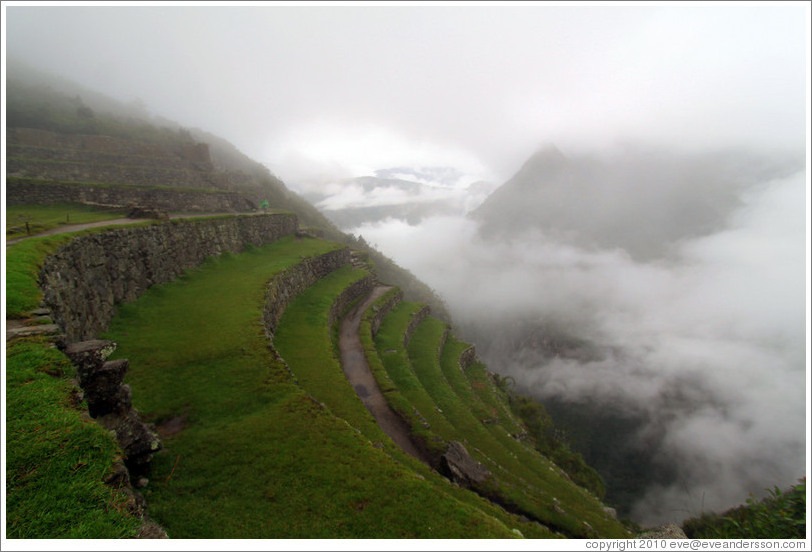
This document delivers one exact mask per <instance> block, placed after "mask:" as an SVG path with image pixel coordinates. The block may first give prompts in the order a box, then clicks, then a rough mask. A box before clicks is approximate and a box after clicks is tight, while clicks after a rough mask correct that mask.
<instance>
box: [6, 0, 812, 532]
mask: <svg viewBox="0 0 812 552" xmlns="http://www.w3.org/2000/svg"><path fill="white" fill-rule="evenodd" d="M3 10H4V18H3V25H4V31H5V32H4V33H3V40H4V42H5V48H4V54H5V56H8V59H15V60H20V61H21V62H23V63H26V64H29V65H30V66H32V67H33V68H35V69H37V70H42V71H45V72H49V73H53V74H56V75H59V76H62V77H65V78H68V79H71V80H73V81H76V82H78V83H80V84H82V85H83V86H87V87H88V88H91V89H94V90H98V91H99V92H101V93H104V94H107V95H109V96H111V97H113V98H116V99H118V100H121V101H123V102H141V103H142V105H143V106H144V108H145V109H146V110H148V111H149V112H150V113H152V114H154V115H156V116H160V117H166V118H167V119H171V120H175V121H177V122H178V123H179V124H181V125H184V126H188V127H195V128H200V129H202V130H205V131H207V132H211V133H213V134H215V135H218V136H222V137H223V138H225V139H227V140H229V141H230V142H232V143H233V144H234V145H236V146H237V147H238V148H239V149H240V150H241V151H243V152H244V153H246V154H247V155H249V156H250V157H251V158H253V159H255V160H257V161H259V162H261V163H264V164H265V165H267V166H268V167H269V168H270V169H271V170H272V171H273V172H274V173H275V174H276V175H277V176H279V177H280V178H281V179H282V180H283V181H284V182H285V183H286V184H287V185H288V186H289V187H291V189H293V190H295V191H297V192H300V193H302V194H304V195H307V194H311V195H312V197H319V198H320V199H319V201H320V202H321V203H320V206H321V207H322V208H325V207H330V206H333V207H347V206H350V207H358V206H364V205H389V204H392V203H393V202H395V203H397V202H407V203H408V202H409V201H417V200H419V201H429V200H436V199H438V198H441V199H443V198H447V197H452V198H453V199H454V201H457V202H458V203H457V204H455V205H458V206H460V207H459V208H458V211H456V212H454V213H453V214H447V213H446V214H442V215H431V216H427V217H426V218H425V219H424V220H422V221H421V222H420V223H419V224H408V223H407V222H405V221H404V220H401V219H397V218H388V219H385V220H378V221H375V222H369V223H365V224H358V225H356V226H355V227H353V228H349V231H351V232H352V233H354V234H362V235H363V236H364V237H365V239H366V240H367V241H369V242H370V243H372V244H376V245H377V246H378V248H379V249H380V250H381V251H382V252H383V253H385V254H386V255H387V256H389V257H392V258H393V259H394V260H395V261H397V262H398V263H399V264H401V265H402V266H404V267H405V268H407V269H409V270H411V271H412V272H413V273H414V274H415V275H416V276H417V277H418V278H420V279H422V280H424V281H426V282H427V283H428V284H429V285H431V286H433V287H434V288H435V289H436V290H437V291H438V292H439V293H440V294H441V295H442V296H443V297H444V299H445V300H446V301H447V302H448V304H449V307H450V310H451V312H452V315H454V317H455V318H456V319H458V322H459V324H460V327H461V328H462V329H463V330H467V331H469V332H475V330H476V327H475V323H478V322H483V321H484V322H491V323H492V326H491V328H492V329H493V331H491V332H490V333H491V334H492V335H494V336H496V337H505V339H508V338H510V337H511V336H510V335H509V332H507V330H506V331H504V332H503V333H502V334H499V335H497V334H498V333H499V332H497V331H496V330H500V331H501V327H500V324H502V323H504V324H506V325H507V324H508V323H513V322H515V320H516V319H517V317H518V316H524V317H526V318H527V319H528V320H531V321H533V322H534V323H538V324H542V325H544V324H546V325H548V326H549V325H552V326H556V327H559V328H565V329H566V332H564V333H566V334H567V336H568V337H570V338H573V339H580V340H582V341H583V342H585V343H589V344H590V347H593V348H594V350H595V351H596V354H595V355H594V356H593V357H590V358H567V357H562V358H552V357H547V356H544V355H539V354H538V351H533V350H530V349H526V350H524V349H523V350H522V351H518V353H521V354H516V355H512V356H511V354H512V353H513V352H516V351H509V350H507V349H505V348H504V343H506V342H507V341H505V342H499V341H498V339H494V340H493V341H492V342H491V343H490V344H489V347H490V348H488V347H486V348H484V349H483V354H484V355H487V356H488V358H487V359H486V360H488V361H489V368H490V369H491V370H492V371H497V372H501V373H504V374H509V375H512V376H513V377H514V378H515V379H516V380H517V382H519V383H520V384H521V385H522V386H524V387H525V388H527V389H530V390H531V391H532V392H533V394H534V395H535V396H537V397H539V398H542V399H544V398H545V397H548V398H555V399H558V400H563V401H571V402H572V404H575V405H577V404H578V403H579V401H580V402H583V401H591V402H593V403H594V404H612V405H615V406H617V405H620V407H621V408H625V409H628V411H629V412H634V413H637V414H639V415H640V416H641V419H642V420H645V423H644V424H643V425H642V426H641V429H640V432H639V434H635V435H634V438H635V439H638V442H639V443H642V444H650V447H649V448H650V452H651V454H652V457H654V458H655V460H656V461H659V462H663V463H666V464H669V465H670V466H672V467H674V468H675V469H677V470H678V480H677V482H676V483H673V482H668V483H666V484H663V485H660V486H657V485H652V486H650V487H649V488H647V489H643V490H641V492H640V497H639V499H638V500H637V502H636V503H635V504H634V506H633V508H632V511H633V514H634V515H635V517H636V518H637V519H640V520H644V521H645V522H646V523H654V522H660V521H665V520H669V519H675V518H678V517H680V516H681V515H682V514H680V513H675V512H683V511H686V510H695V509H697V508H699V507H700V505H699V502H698V497H702V506H703V507H705V508H706V509H708V508H716V509H724V508H726V507H731V506H734V505H737V504H740V503H742V502H743V501H744V500H745V499H746V498H747V492H755V493H758V492H760V491H763V489H765V488H768V487H772V486H773V485H779V486H782V487H785V486H788V485H790V484H792V483H793V482H794V481H795V480H796V479H797V478H799V477H801V476H804V475H806V474H805V473H804V470H805V469H806V468H807V467H808V458H807V457H806V455H807V451H808V444H807V443H806V439H807V430H808V427H807V425H806V424H807V420H808V409H809V405H808V402H807V396H806V393H808V385H809V367H808V357H809V351H808V350H807V347H808V344H807V332H808V328H806V327H805V326H806V321H807V320H808V312H807V311H808V300H809V297H808V296H807V295H806V294H807V293H808V287H809V282H808V277H809V275H808V270H809V267H808V250H809V243H808V236H809V214H808V208H809V158H808V152H807V150H808V147H809V143H808V139H809V111H808V110H809V97H810V96H809V94H810V92H809V79H810V72H809V55H810V52H809V44H810V5H809V3H807V2H796V3H775V4H769V5H755V4H750V3H746V4H740V3H736V4H732V5H730V4H723V3H714V4H700V5H694V4H665V5H663V4H642V5H638V4H633V5H615V4H609V3H608V4H600V5H560V6H559V5H550V4H545V3H528V4H521V5H515V4H510V5H503V4H500V3H495V4H484V5H483V4H479V3H477V4H462V5H458V4H454V5H420V6H414V5H398V6H393V5H384V4H372V5H365V6H345V5H337V6H316V5H296V6H280V5H274V4H254V5H249V6H231V5H219V4H213V5H194V4H192V5H176V6H156V5H151V6H144V5H141V6H111V5H104V4H102V5H93V6H72V5H70V4H68V5H59V6H42V5H33V6H32V5H26V4H24V3H15V2H7V3H5V4H4V5H3ZM4 62H5V60H4ZM4 76H5V64H4ZM4 86H5V82H4ZM549 144H555V145H556V146H557V147H558V148H559V149H560V150H561V152H563V154H564V156H566V157H567V158H568V159H572V160H574V162H575V163H580V165H579V166H580V167H582V169H579V170H581V171H582V172H581V173H579V174H583V175H585V176H584V177H583V179H582V181H579V182H580V183H581V185H580V187H579V188H574V187H573V188H566V187H562V190H563V191H562V192H561V196H560V199H561V207H560V209H557V210H556V211H553V210H551V211H550V213H552V214H555V217H553V216H552V214H551V215H550V218H556V220H557V221H558V222H560V223H561V228H563V229H564V230H565V231H562V232H560V233H558V234H556V233H554V232H549V231H547V230H543V229H542V230H540V229H538V228H524V227H517V229H516V232H515V234H514V235H512V236H509V237H508V239H503V240H498V239H497V240H493V239H491V240H487V239H485V238H483V236H481V235H480V233H479V228H478V226H477V224H476V222H474V221H473V220H471V219H470V218H468V217H467V216H466V214H467V212H469V211H470V210H471V209H473V208H474V207H476V205H477V204H478V203H479V202H480V201H482V200H483V199H484V198H485V196H486V191H490V190H491V189H492V188H494V187H496V186H497V185H499V184H502V183H504V182H506V181H508V180H509V179H511V178H512V177H513V176H514V175H516V174H517V173H518V172H519V170H520V168H521V167H522V165H523V163H524V162H525V161H526V160H527V159H528V158H530V157H531V155H532V154H534V153H535V152H536V151H538V150H539V149H540V148H541V147H543V146H545V145H549ZM731 152H733V154H734V155H736V156H740V157H741V158H742V159H745V160H747V163H752V166H754V167H756V166H761V167H762V169H763V170H760V172H756V171H753V172H752V173H747V175H746V177H740V175H738V176H737V174H736V173H735V172H733V173H726V172H725V171H724V170H722V168H721V166H720V165H719V164H717V163H716V161H717V160H718V159H719V158H720V157H719V156H720V155H722V154H730V153H731ZM804 158H805V163H802V162H801V160H802V159H804ZM702 159H705V160H708V159H709V160H710V161H709V162H705V161H702ZM762 160H765V161H764V164H763V165H759V163H761V162H762ZM788 160H789V161H788ZM703 163H705V164H704V165H703ZM744 166H747V167H749V166H751V165H748V164H745V165H744ZM595 167H597V169H595ZM681 167H700V168H701V170H700V169H696V170H692V171H685V172H684V173H683V172H681V170H680V168H681ZM421 168H434V169H437V174H440V175H443V174H447V175H452V176H451V177H449V178H452V177H453V178H457V180H456V181H455V182H457V183H458V184H457V185H456V186H457V187H456V188H455V189H453V190H452V189H451V188H453V186H452V187H451V188H449V190H451V191H448V190H443V189H440V188H435V189H424V190H422V191H421V192H420V193H419V194H416V195H413V196H410V195H409V194H408V193H406V192H404V190H403V189H397V188H392V189H389V190H387V189H383V188H381V189H378V190H372V191H366V190H364V189H363V187H362V186H361V185H359V184H358V181H357V180H356V181H352V180H348V179H352V178H353V177H360V176H370V175H375V174H378V173H379V172H380V171H384V172H383V173H380V174H387V175H399V174H406V175H407V176H408V170H410V169H415V170H417V169H421ZM396 169H397V170H396ZM401 169H403V170H401ZM398 170H401V172H400V173H399V172H398ZM387 171H388V172H387ZM404 171H405V172H404ZM443 171H446V172H445V173H444V172H443ZM417 172H419V171H417ZM424 172H425V173H426V174H429V173H430V172H431V171H428V170H426V171H424ZM750 176H752V178H751V177H750ZM415 178H418V177H415ZM426 178H427V179H428V180H427V181H430V180H431V179H430V178H429V177H426ZM438 178H439V177H438ZM418 180H419V178H418ZM482 181H485V182H487V183H489V184H488V185H485V186H480V187H479V188H478V189H477V191H476V194H474V190H473V188H471V190H470V193H467V194H466V191H467V190H468V186H473V185H475V184H476V183H478V182H480V183H481V182H482ZM531 183H532V184H533V185H538V186H544V185H549V181H547V180H545V179H540V180H539V181H538V182H535V181H533V182H531ZM466 195H467V196H468V199H469V201H468V202H464V201H462V200H463V199H465V196H466ZM472 198H475V200H476V201H473V200H472ZM518 201H521V198H520V199H519V200H518ZM697 203H704V204H705V205H706V206H707V207H708V208H709V212H711V213H712V214H713V213H715V218H713V220H712V221H711V222H713V224H706V225H704V226H702V228H701V229H699V227H698V226H697V228H696V229H694V228H693V227H692V226H693V225H694V224H696V222H695V219H696V217H694V216H693V215H694V214H695V213H692V212H691V211H690V209H689V208H685V210H684V212H683V213H682V215H679V213H677V214H674V212H675V211H676V210H677V207H680V208H681V206H685V205H687V206H689V207H690V206H692V205H696V204H697ZM663 213H669V214H670V215H674V216H673V217H672V218H670V219H668V220H666V218H665V217H664V216H661V215H662V214H663ZM677 215H679V216H682V217H683V218H678V217H677ZM709 216H710V215H709ZM674 217H677V218H674ZM674 221H677V222H676V223H675V222H674ZM691 230H696V231H691ZM579 232H581V233H583V234H584V235H589V237H591V238H594V237H595V236H599V237H602V238H603V237H605V238H606V240H597V239H592V240H591V241H589V240H583V239H572V237H573V235H576V234H578V233H579ZM575 237H576V238H578V237H582V236H577V235H576V236H575ZM637 238H642V239H643V241H645V242H646V243H645V246H646V247H647V249H645V250H644V253H645V254H644V255H638V254H636V250H634V249H633V247H634V246H633V245H630V243H631V240H632V239H637ZM484 331H485V332H486V333H487V331H488V330H487V329H486V330H484ZM500 347H502V348H500ZM509 353H510V354H509ZM664 405H665V406H664ZM652 436H655V437H656V438H653V437H652ZM754 487H755V488H754ZM683 517H684V516H683Z"/></svg>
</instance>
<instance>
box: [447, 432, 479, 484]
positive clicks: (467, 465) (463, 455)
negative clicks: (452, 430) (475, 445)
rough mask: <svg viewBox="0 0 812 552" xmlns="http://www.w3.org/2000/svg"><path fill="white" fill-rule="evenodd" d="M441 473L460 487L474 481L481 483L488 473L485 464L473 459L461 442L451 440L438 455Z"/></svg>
mask: <svg viewBox="0 0 812 552" xmlns="http://www.w3.org/2000/svg"><path fill="white" fill-rule="evenodd" d="M440 467H441V471H442V473H443V474H444V475H445V476H446V477H448V478H449V479H450V480H451V481H453V482H454V483H456V484H457V485H459V486H461V487H466V488H470V487H471V486H472V485H473V484H475V483H482V482H483V481H485V480H486V479H487V478H488V477H489V476H490V475H491V472H489V471H488V469H487V468H485V466H483V465H482V464H480V463H479V462H477V461H476V460H474V458H473V457H471V455H470V454H468V451H467V450H466V449H465V446H463V444H462V443H460V442H459V441H451V442H449V443H448V448H447V449H446V451H445V454H443V455H442V456H441V457H440Z"/></svg>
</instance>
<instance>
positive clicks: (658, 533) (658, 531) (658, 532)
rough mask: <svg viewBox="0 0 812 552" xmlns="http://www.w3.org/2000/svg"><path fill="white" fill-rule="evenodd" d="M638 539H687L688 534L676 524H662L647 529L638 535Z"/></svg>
mask: <svg viewBox="0 0 812 552" xmlns="http://www.w3.org/2000/svg"><path fill="white" fill-rule="evenodd" d="M637 538H638V539H687V538H688V536H687V535H686V534H685V532H684V531H683V530H682V529H681V528H680V527H679V526H678V525H676V524H674V523H669V524H668V525H660V526H657V527H652V528H651V529H646V530H645V531H643V532H642V533H640V534H639V535H638V536H637Z"/></svg>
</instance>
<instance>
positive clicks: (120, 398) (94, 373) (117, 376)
mask: <svg viewBox="0 0 812 552" xmlns="http://www.w3.org/2000/svg"><path fill="white" fill-rule="evenodd" d="M115 348H116V344H115V342H113V341H106V340H90V341H81V342H78V343H71V344H69V345H67V346H66V347H65V354H66V355H67V357H68V358H70V359H71V362H73V363H74V364H75V365H76V367H77V369H76V375H77V377H78V380H79V387H81V388H82V392H83V393H84V397H85V399H86V400H87V405H88V411H89V413H90V416H91V417H93V418H95V419H96V420H97V421H98V422H99V424H100V425H101V426H102V427H104V428H105V429H108V430H112V431H115V433H116V438H117V440H118V443H119V445H120V446H121V449H122V450H123V451H124V454H125V458H124V464H125V465H126V467H127V470H128V472H129V474H130V477H133V476H136V477H137V476H140V475H142V474H144V473H145V472H146V468H147V465H148V464H149V461H150V460H151V459H152V455H153V454H155V453H156V452H158V451H159V450H161V442H160V440H159V439H158V436H157V435H156V434H155V433H154V432H153V431H152V430H151V429H149V428H148V427H147V426H146V425H144V424H143V423H142V422H141V420H140V418H139V415H138V411H137V410H135V409H133V408H132V398H131V393H130V387H129V386H128V385H122V382H123V380H124V374H125V373H126V371H127V368H128V367H129V362H128V361H127V360H126V359H120V360H113V361H108V360H107V358H108V357H109V356H110V355H111V354H112V353H113V351H115Z"/></svg>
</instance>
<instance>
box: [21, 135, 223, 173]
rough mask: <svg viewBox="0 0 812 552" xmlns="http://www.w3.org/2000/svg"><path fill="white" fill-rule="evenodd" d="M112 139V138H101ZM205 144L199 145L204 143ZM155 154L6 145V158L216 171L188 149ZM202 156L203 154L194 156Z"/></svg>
mask: <svg viewBox="0 0 812 552" xmlns="http://www.w3.org/2000/svg"><path fill="white" fill-rule="evenodd" d="M102 138H109V137H106V136H105V137H102ZM205 145H206V144H200V146H205ZM161 153H163V152H159V153H157V154H156V155H153V156H149V154H146V155H145V154H135V153H126V152H116V151H112V152H105V151H98V150H95V149H61V148H43V147H38V146H27V145H23V144H6V158H7V159H10V160H14V161H17V162H20V161H29V160H30V161H51V162H63V163H93V164H99V165H119V166H132V165H150V166H153V167H159V168H162V169H170V170H172V169H174V170H181V169H189V168H196V169H198V170H204V171H213V170H214V166H213V165H212V163H211V162H210V161H209V160H208V159H206V158H205V156H202V159H197V160H191V159H189V157H190V156H189V155H187V154H185V152H178V155H166V154H164V155H161ZM194 157H201V156H193V159H194Z"/></svg>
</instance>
